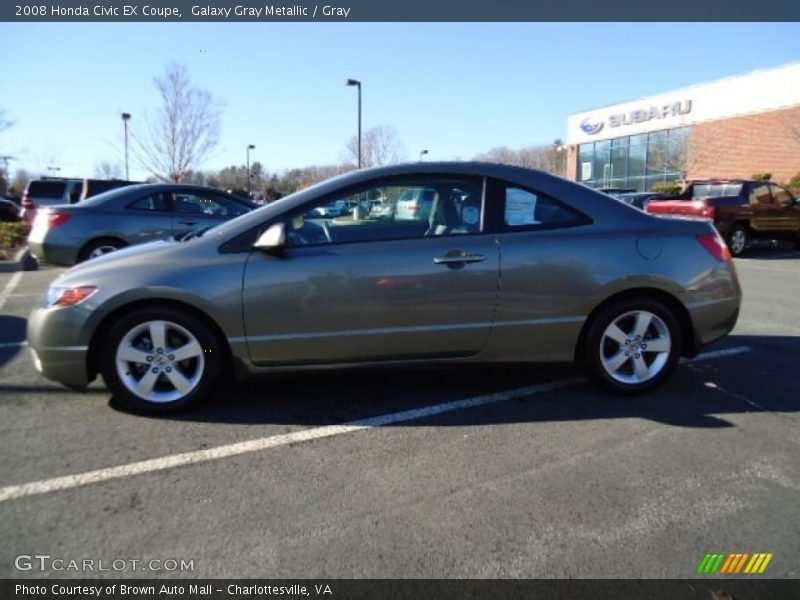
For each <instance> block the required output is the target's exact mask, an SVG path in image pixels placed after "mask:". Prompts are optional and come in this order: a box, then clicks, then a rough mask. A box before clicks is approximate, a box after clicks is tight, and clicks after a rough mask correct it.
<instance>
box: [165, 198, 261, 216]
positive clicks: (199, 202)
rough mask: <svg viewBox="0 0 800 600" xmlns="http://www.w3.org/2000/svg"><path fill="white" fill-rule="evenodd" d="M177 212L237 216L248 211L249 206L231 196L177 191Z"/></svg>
mask: <svg viewBox="0 0 800 600" xmlns="http://www.w3.org/2000/svg"><path fill="white" fill-rule="evenodd" d="M175 212H177V213H180V214H183V215H198V216H200V215H204V216H208V217H223V218H229V217H236V216H239V215H243V214H244V213H246V212H247V208H245V207H244V206H242V205H240V204H237V203H236V202H235V201H233V200H231V199H229V198H222V197H220V196H215V195H212V194H205V193H185V192H176V193H175Z"/></svg>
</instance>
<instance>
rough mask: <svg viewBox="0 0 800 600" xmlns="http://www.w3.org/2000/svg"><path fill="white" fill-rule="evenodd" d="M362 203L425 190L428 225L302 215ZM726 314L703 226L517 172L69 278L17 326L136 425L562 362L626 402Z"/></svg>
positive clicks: (720, 255)
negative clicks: (311, 378)
mask: <svg viewBox="0 0 800 600" xmlns="http://www.w3.org/2000/svg"><path fill="white" fill-rule="evenodd" d="M376 188H379V189H380V190H382V191H384V192H385V195H386V197H389V198H391V197H397V195H398V191H399V190H405V189H426V190H432V191H433V192H434V193H433V194H432V195H433V196H434V200H433V202H434V205H433V206H432V208H431V218H430V221H429V222H425V221H420V220H409V219H401V220H394V219H392V220H372V219H363V220H356V219H355V218H354V219H349V220H348V219H339V218H329V219H324V218H323V219H311V220H310V219H306V218H304V215H306V214H308V213H309V212H311V211H313V209H314V208H316V207H318V206H323V205H327V204H329V203H331V202H332V201H335V200H336V199H339V198H349V197H350V196H352V194H353V193H354V192H361V193H368V192H370V191H371V190H374V189H376ZM142 191H148V192H149V193H148V195H142V196H140V201H142V202H143V203H145V201H143V199H144V198H153V197H154V194H157V193H159V192H158V191H157V188H152V189H151V190H137V191H136V193H137V196H139V194H140V192H142ZM127 192H128V190H125V192H124V193H127ZM110 194H112V195H116V196H117V197H119V196H120V195H122V194H123V192H122V191H115V192H110ZM156 197H158V196H156ZM112 198H113V196H112ZM89 202H90V203H91V200H90V201H89ZM117 206H118V207H119V208H118V210H119V211H121V212H124V211H125V210H131V209H132V207H131V204H130V202H129V203H127V204H125V203H122V202H119V203H117ZM79 207H80V205H78V206H76V207H70V208H71V210H72V211H78V210H79ZM143 208H144V210H149V209H148V208H147V206H144V207H143ZM64 214H68V213H64ZM72 214H75V212H73V213H72ZM116 214H119V212H118V213H116ZM52 218H64V217H52ZM79 218H80V217H75V219H76V220H77V219H79ZM166 226H167V225H166V224H165V227H166ZM501 256H502V261H501V260H500V257H501ZM501 280H502V285H500V281H501ZM740 301H741V290H740V287H739V284H738V281H737V279H736V273H735V270H734V268H733V266H732V262H731V260H730V254H729V253H728V251H727V249H726V247H725V244H724V242H723V241H722V239H721V238H720V236H719V234H718V233H717V232H716V231H715V229H714V227H713V226H712V225H711V223H709V222H708V221H706V220H700V219H696V220H689V219H666V218H655V217H652V216H650V215H648V214H646V213H643V212H640V211H635V210H631V209H630V207H627V206H624V205H623V204H622V203H620V202H618V201H616V200H614V199H612V198H610V197H608V196H606V195H605V194H601V193H598V192H596V191H594V190H591V189H589V188H586V187H584V186H582V185H580V184H576V183H574V182H570V181H567V180H565V179H562V178H560V177H555V176H552V175H549V174H546V173H542V172H538V171H531V170H528V169H522V168H518V167H510V166H504V165H496V164H483V163H438V164H437V163H425V164H424V165H420V164H419V163H415V164H409V165H397V166H392V167H384V168H380V169H372V170H360V171H354V172H351V173H349V174H346V175H343V176H340V177H337V178H334V179H331V180H328V181H325V182H322V183H320V184H317V185H315V186H313V187H310V188H307V189H305V190H302V191H300V192H297V193H295V194H292V195H291V196H288V197H286V198H284V199H282V200H280V201H277V202H274V203H272V204H270V205H268V206H265V207H262V208H259V209H257V210H255V211H253V212H249V213H247V214H244V215H242V216H240V217H238V218H236V219H233V220H232V221H229V222H227V223H223V224H221V225H219V226H217V227H214V228H212V229H210V230H208V231H206V232H204V233H203V234H202V235H196V236H194V237H192V238H191V239H190V240H188V241H185V242H174V241H173V242H161V243H157V244H145V245H141V246H138V247H131V248H126V249H124V250H120V251H119V252H115V253H113V254H110V255H108V256H102V257H100V258H96V259H94V260H90V261H88V262H86V263H84V264H81V265H78V266H77V267H74V268H72V269H70V270H69V271H67V272H66V273H64V274H62V275H61V276H60V277H59V278H58V279H56V280H55V281H54V282H53V283H52V284H51V286H50V288H49V289H48V291H47V294H46V297H45V299H44V301H43V302H42V304H41V305H40V306H39V307H37V308H36V309H35V310H34V311H33V313H32V314H31V316H30V319H29V320H28V344H29V347H30V349H31V351H32V356H33V360H34V364H35V365H36V367H37V368H38V369H39V370H40V371H41V372H42V373H43V374H44V375H45V376H46V377H47V378H49V379H52V380H54V381H58V382H61V383H63V384H65V385H67V386H70V387H73V388H78V389H80V388H83V387H85V386H86V385H87V384H88V383H89V382H90V381H91V380H92V379H94V378H95V376H96V375H97V374H98V373H102V375H103V378H104V379H105V381H106V383H107V384H108V386H109V388H110V389H111V391H112V392H113V394H114V396H115V398H116V399H117V401H118V402H119V403H120V404H121V405H124V406H127V407H128V408H130V409H132V410H135V411H141V412H165V411H171V410H178V409H182V408H185V407H187V406H189V405H191V404H193V403H194V402H197V401H198V400H200V399H201V398H202V397H203V396H205V395H206V394H207V393H208V392H209V390H210V389H211V387H212V385H214V383H215V381H217V380H218V378H219V377H220V376H221V375H222V374H223V373H226V374H227V373H236V374H242V373H269V372H277V371H285V370H298V369H315V368H320V367H323V366H337V367H345V366H366V365H371V366H375V365H381V364H384V363H391V364H398V363H401V364H402V363H407V364H417V363H424V364H426V365H429V364H435V363H443V364H449V365H452V364H454V363H456V364H470V363H478V362H495V363H496V362H505V361H512V362H538V361H548V362H552V361H571V360H578V361H579V362H581V363H582V364H583V365H585V367H586V369H587V371H588V373H589V374H590V375H591V377H592V378H593V379H594V380H595V381H597V382H599V383H600V384H602V385H603V386H605V387H606V388H608V389H610V390H613V391H616V392H619V393H623V394H635V393H641V392H645V391H647V390H650V389H652V388H653V387H655V386H656V385H658V384H660V383H662V382H663V381H664V380H665V378H666V377H667V376H668V375H669V373H670V372H671V371H672V370H673V369H674V367H675V366H676V364H677V362H678V359H679V357H680V356H681V355H686V356H692V355H694V354H695V353H696V352H698V350H699V349H700V348H701V347H702V346H704V345H705V344H708V343H710V342H712V341H714V340H716V339H718V338H720V337H722V336H724V335H725V334H726V333H728V332H729V331H730V330H731V329H732V328H733V326H734V324H735V323H736V319H737V315H738V312H739V305H740Z"/></svg>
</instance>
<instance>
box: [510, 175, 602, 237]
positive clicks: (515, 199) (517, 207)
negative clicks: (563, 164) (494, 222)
mask: <svg viewBox="0 0 800 600" xmlns="http://www.w3.org/2000/svg"><path fill="white" fill-rule="evenodd" d="M503 199H504V202H503V222H502V225H503V228H504V229H505V230H506V231H514V230H517V229H552V228H557V227H575V226H577V225H585V224H587V223H589V222H590V219H589V218H588V217H586V216H585V215H584V214H583V213H581V212H579V211H577V210H576V209H574V208H572V207H570V206H567V205H566V204H564V203H563V202H559V201H558V200H556V199H555V198H551V197H550V196H547V195H546V194H542V193H540V192H535V191H533V190H528V189H524V188H520V187H516V186H513V185H508V186H506V187H505V192H504V194H503Z"/></svg>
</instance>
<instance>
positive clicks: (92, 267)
mask: <svg viewBox="0 0 800 600" xmlns="http://www.w3.org/2000/svg"><path fill="white" fill-rule="evenodd" d="M200 241H205V240H203V239H202V238H200V239H197V240H193V242H187V243H182V242H176V241H155V242H148V243H146V244H137V245H135V246H128V247H127V248H122V249H121V250H117V251H115V252H111V253H109V254H105V255H103V256H99V257H97V258H93V259H91V260H87V261H86V262H82V263H79V264H77V265H75V266H74V267H72V268H71V269H69V270H67V271H65V272H64V273H62V274H61V276H60V277H58V279H56V283H57V284H58V285H62V284H70V285H83V284H86V283H92V282H95V281H96V280H97V279H99V278H102V277H103V276H104V275H106V274H114V275H117V276H118V275H119V274H120V272H122V271H125V270H131V271H133V270H136V271H141V270H142V269H143V268H146V267H147V266H148V265H164V264H169V265H173V266H175V267H177V265H180V264H181V262H180V261H181V255H182V254H183V253H184V252H185V251H187V250H189V251H192V250H196V249H197V247H198V246H199V244H198V242H200Z"/></svg>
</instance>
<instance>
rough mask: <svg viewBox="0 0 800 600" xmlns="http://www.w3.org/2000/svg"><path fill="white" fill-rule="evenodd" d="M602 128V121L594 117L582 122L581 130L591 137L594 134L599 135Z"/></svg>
mask: <svg viewBox="0 0 800 600" xmlns="http://www.w3.org/2000/svg"><path fill="white" fill-rule="evenodd" d="M602 128H603V121H602V119H595V118H592V117H588V118H586V119H584V120H583V121H581V129H582V130H583V131H584V132H586V133H588V134H590V135H591V134H593V133H597V132H598V131H600V130H601V129H602Z"/></svg>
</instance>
